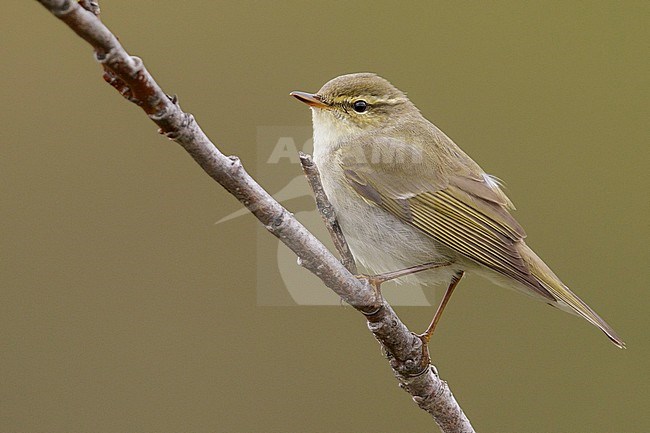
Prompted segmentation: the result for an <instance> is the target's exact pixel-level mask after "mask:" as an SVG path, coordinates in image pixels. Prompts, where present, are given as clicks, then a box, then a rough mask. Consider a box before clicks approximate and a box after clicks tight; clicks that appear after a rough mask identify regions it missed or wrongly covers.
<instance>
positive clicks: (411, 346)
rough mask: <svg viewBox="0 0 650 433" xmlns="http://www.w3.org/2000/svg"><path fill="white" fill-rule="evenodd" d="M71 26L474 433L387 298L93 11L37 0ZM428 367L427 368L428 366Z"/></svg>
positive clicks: (412, 381)
mask: <svg viewBox="0 0 650 433" xmlns="http://www.w3.org/2000/svg"><path fill="white" fill-rule="evenodd" d="M38 1H39V3H41V4H42V5H43V6H45V7H46V8H47V9H48V10H49V11H50V12H52V13H53V14H54V15H55V16H56V17H58V18H59V19H60V20H62V21H63V22H65V23H66V24H67V25H68V26H69V27H70V28H71V29H72V30H73V31H75V32H76V33H77V34H78V35H79V36H80V37H81V38H83V39H84V40H86V41H87V42H88V43H89V44H90V45H91V46H92V47H93V48H94V50H95V57H96V58H97V60H98V62H99V63H100V64H101V65H102V67H103V68H104V71H105V73H104V78H105V80H106V81H108V82H109V83H110V84H111V85H112V86H113V87H115V88H116V89H117V90H118V91H119V92H120V94H122V95H123V96H124V97H125V98H127V99H128V100H129V101H131V102H133V103H135V104H137V105H138V106H140V107H141V108H142V109H143V110H144V111H145V113H147V115H148V116H149V118H150V119H151V120H152V121H153V122H154V123H156V125H158V127H159V128H160V129H159V132H160V133H161V134H164V135H165V136H167V137H168V138H170V139H171V140H174V141H175V142H176V143H178V144H180V145H181V146H182V147H183V148H184V149H185V150H186V151H187V152H188V153H189V154H190V156H192V158H193V159H194V160H195V162H196V163H197V164H199V166H201V168H202V169H203V170H204V171H205V172H206V173H207V174H208V175H209V176H210V177H212V178H213V179H214V180H215V181H217V182H218V183H219V184H221V185H222V186H223V187H224V188H225V189H226V190H227V191H228V192H230V193H231V194H232V195H233V196H235V197H236V198H237V199H238V200H239V201H240V202H241V203H242V204H243V205H244V206H246V207H247V208H248V209H249V210H250V211H251V213H253V214H254V215H255V216H256V217H257V218H258V219H259V220H260V222H261V223H262V224H264V226H265V227H266V229H267V230H268V231H269V232H271V233H272V234H273V235H274V236H276V237H278V239H280V240H281V241H282V242H283V243H284V244H286V245H287V246H288V247H289V248H290V249H291V250H292V251H294V252H295V253H296V255H297V256H298V257H299V258H300V259H301V262H302V265H303V266H304V267H305V268H307V269H308V270H310V271H311V272H312V273H314V274H315V275H316V276H318V277H319V278H320V279H321V280H322V281H323V283H324V284H325V285H326V286H327V287H329V288H330V289H332V290H333V291H334V292H336V293H337V294H338V295H339V296H340V297H341V298H342V299H343V300H344V301H345V302H347V303H348V304H350V305H352V306H353V307H354V308H356V309H357V310H359V311H360V312H362V313H364V314H365V315H366V318H367V321H368V327H369V328H370V330H371V331H372V333H373V334H374V336H375V338H377V340H378V341H379V342H380V343H381V345H382V347H383V349H384V351H385V352H386V353H387V355H388V359H389V361H390V365H391V367H392V369H393V373H394V374H395V376H396V378H397V380H398V381H399V384H400V386H401V387H402V388H403V389H405V390H406V391H408V392H409V393H410V394H411V395H412V396H413V400H414V401H415V402H416V403H417V404H418V406H420V407H421V408H422V409H424V410H425V411H427V412H429V413H430V414H431V415H432V416H433V418H434V420H435V421H436V423H437V424H438V425H439V426H440V428H441V430H442V431H443V432H445V433H459V432H462V433H472V432H474V429H473V428H472V426H471V424H470V422H469V420H468V419H467V417H466V416H465V414H464V413H463V411H462V409H461V408H460V406H459V405H458V403H457V402H456V400H455V398H454V396H453V395H452V393H451V390H450V389H449V387H448V386H447V384H446V383H445V382H444V381H443V380H441V379H440V378H439V377H438V375H437V374H436V373H435V370H434V369H433V368H432V366H430V364H429V363H430V360H429V359H428V357H427V358H426V359H424V358H423V355H422V354H423V350H422V343H421V341H420V339H419V338H418V337H417V336H415V335H414V334H413V333H411V332H410V331H409V330H408V328H407V327H406V326H405V325H404V324H403V323H402V322H401V321H400V319H399V317H397V315H396V314H395V312H394V311H393V309H392V308H391V306H390V305H389V304H388V303H387V302H386V300H385V299H384V298H383V297H381V296H377V294H376V292H375V290H374V289H373V288H372V287H371V286H370V285H369V284H368V282H367V281H364V280H359V279H357V278H355V277H354V275H352V274H351V273H350V272H349V271H348V270H347V269H346V268H345V267H344V266H343V265H342V264H341V263H340V262H339V261H338V260H337V259H336V257H335V256H334V255H332V254H331V253H330V252H329V251H328V250H327V248H325V246H324V245H323V244H322V243H321V242H320V241H319V240H318V239H316V238H315V237H314V236H313V235H312V234H311V233H310V232H309V231H308V230H307V229H306V228H305V227H304V226H303V225H302V224H300V223H299V222H298V221H297V220H296V219H295V218H293V216H292V215H291V213H290V212H288V211H287V210H286V209H285V208H284V207H282V206H281V205H280V204H279V203H278V202H277V201H275V200H274V199H273V198H272V197H271V196H270V195H269V194H268V193H267V192H266V191H265V190H264V189H263V188H262V187H261V186H260V185H259V184H257V183H256V182H255V181H254V180H253V179H252V178H251V177H250V176H249V174H248V173H247V172H246V171H245V170H244V168H243V166H242V164H241V162H240V160H239V158H237V157H235V156H225V155H224V154H223V153H221V152H220V151H219V150H218V149H217V148H216V147H215V145H214V144H213V143H212V142H211V141H210V139H209V138H208V137H207V136H206V135H205V133H204V132H203V131H202V130H201V128H200V127H199V125H198V124H197V123H196V122H195V121H194V117H193V116H192V115H191V114H189V113H185V112H183V111H182V110H181V108H180V106H179V104H178V101H177V99H176V98H175V97H174V98H172V97H169V96H168V95H166V94H165V93H164V92H163V91H162V89H161V88H160V86H159V85H158V83H156V81H155V80H154V79H153V77H152V76H151V75H150V74H149V72H148V71H147V69H146V68H145V67H144V64H143V63H142V61H141V60H140V59H139V58H137V57H133V56H130V55H129V54H128V53H127V52H126V51H125V50H124V48H123V47H122V45H121V44H120V43H119V41H118V40H117V38H116V37H115V36H114V35H113V33H111V31H110V30H109V29H108V28H107V27H106V26H105V25H104V24H103V23H102V22H101V21H100V20H99V18H98V17H97V16H96V15H95V12H96V11H98V5H97V2H95V1H94V2H83V3H84V5H86V6H87V5H88V4H90V3H92V5H91V6H92V7H90V6H89V8H90V9H92V10H93V11H92V12H91V11H89V10H86V9H84V7H82V6H81V5H80V4H79V3H78V2H76V1H72V0H38ZM422 365H425V366H426V368H424V369H423V368H422Z"/></svg>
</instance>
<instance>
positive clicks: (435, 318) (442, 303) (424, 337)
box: [418, 271, 465, 351]
mask: <svg viewBox="0 0 650 433" xmlns="http://www.w3.org/2000/svg"><path fill="white" fill-rule="evenodd" d="M464 274H465V272H463V271H458V272H456V273H455V274H454V276H453V277H452V278H451V281H450V282H449V286H448V287H447V291H445V296H443V297H442V301H440V305H438V309H437V310H436V314H435V315H434V316H433V320H432V321H431V323H430V324H429V327H428V328H427V330H426V331H424V334H420V335H418V337H420V340H422V346H423V350H425V351H428V349H427V345H428V344H429V340H430V339H431V336H432V335H433V331H435V330H436V325H437V324H438V322H439V321H440V317H442V312H443V311H444V309H445V307H446V306H447V303H448V302H449V299H451V294H452V293H453V292H454V289H455V288H456V286H457V285H458V283H459V282H460V279H461V278H463V275H464Z"/></svg>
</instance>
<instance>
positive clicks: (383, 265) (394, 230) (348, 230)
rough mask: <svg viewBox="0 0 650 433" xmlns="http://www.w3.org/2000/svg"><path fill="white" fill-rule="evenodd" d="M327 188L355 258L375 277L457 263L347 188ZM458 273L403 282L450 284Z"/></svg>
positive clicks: (433, 273)
mask: <svg viewBox="0 0 650 433" xmlns="http://www.w3.org/2000/svg"><path fill="white" fill-rule="evenodd" d="M323 187H324V189H325V192H326V193H327V195H328V197H329V199H330V201H331V203H332V206H333V207H334V209H335V211H336V215H337V219H338V221H339V223H340V225H341V229H342V230H343V234H344V235H345V238H346V240H347V241H348V244H349V245H350V250H351V251H352V254H353V255H354V257H355V259H356V260H357V261H358V262H360V263H361V264H362V265H363V266H364V267H365V268H367V269H368V271H370V272H371V273H374V274H379V273H384V272H391V271H397V270H400V269H404V268H407V267H410V266H415V265H421V264H425V263H431V262H439V263H444V262H449V261H452V260H453V259H454V257H455V254H454V253H453V252H451V251H450V250H449V249H447V248H446V247H444V246H443V245H440V244H439V243H437V242H436V241H434V240H433V239H432V238H430V237H429V236H427V235H425V234H424V233H422V232H420V231H419V230H418V229H416V228H414V227H411V226H409V225H408V224H407V223H405V222H404V221H402V220H400V219H399V218H397V217H395V216H393V215H392V214H390V213H388V212H387V211H385V210H383V209H381V208H379V207H377V206H375V205H370V204H368V203H366V202H365V201H364V200H363V199H362V198H361V197H360V196H359V195H357V194H356V192H354V191H353V190H352V189H350V188H349V187H348V186H347V185H342V184H339V185H336V184H333V183H331V182H328V181H327V180H326V179H324V181H323ZM457 269H458V268H457V267H456V266H446V267H442V268H439V269H432V270H428V271H425V272H422V273H418V274H414V275H411V276H409V277H406V278H405V279H401V280H402V281H404V280H407V281H409V280H410V281H416V282H419V283H424V284H437V283H443V284H448V283H449V281H450V279H451V276H452V275H453V273H454V272H455V271H456V270H457ZM398 282H399V280H398Z"/></svg>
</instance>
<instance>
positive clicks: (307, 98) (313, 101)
mask: <svg viewBox="0 0 650 433" xmlns="http://www.w3.org/2000/svg"><path fill="white" fill-rule="evenodd" d="M289 95H291V96H293V97H294V98H296V99H297V100H299V101H300V102H304V103H305V104H307V105H309V106H310V107H314V108H329V105H327V104H326V103H324V102H323V101H322V100H321V98H320V96H318V95H315V94H313V93H305V92H291V93H289Z"/></svg>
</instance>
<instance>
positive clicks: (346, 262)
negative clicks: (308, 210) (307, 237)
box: [299, 152, 357, 274]
mask: <svg viewBox="0 0 650 433" xmlns="http://www.w3.org/2000/svg"><path fill="white" fill-rule="evenodd" d="M299 156H300V165H302V171H303V172H305V176H306V177H307V182H308V183H309V186H310V187H311V190H312V192H313V193H314V199H315V200H316V208H317V209H318V213H319V214H320V216H321V218H322V219H323V222H324V223H325V227H327V231H328V232H329V234H330V237H331V238H332V242H333V243H334V247H336V251H338V252H339V255H340V256H341V263H342V264H343V266H345V269H347V270H348V271H350V272H351V273H353V274H356V273H357V264H356V262H355V261H354V256H353V255H352V251H350V246H349V245H348V242H347V241H346V240H345V236H343V231H342V230H341V226H340V225H339V222H338V220H337V219H336V212H335V211H334V208H333V207H332V203H330V201H329V199H328V198H327V194H326V193H325V190H324V189H323V184H322V183H321V181H320V171H318V167H317V166H316V164H315V163H314V160H313V159H312V158H311V155H307V154H306V153H303V152H300V154H299Z"/></svg>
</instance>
